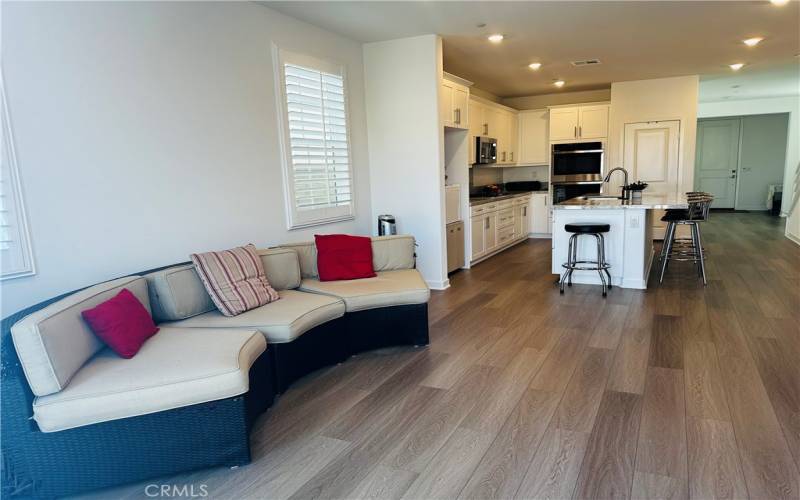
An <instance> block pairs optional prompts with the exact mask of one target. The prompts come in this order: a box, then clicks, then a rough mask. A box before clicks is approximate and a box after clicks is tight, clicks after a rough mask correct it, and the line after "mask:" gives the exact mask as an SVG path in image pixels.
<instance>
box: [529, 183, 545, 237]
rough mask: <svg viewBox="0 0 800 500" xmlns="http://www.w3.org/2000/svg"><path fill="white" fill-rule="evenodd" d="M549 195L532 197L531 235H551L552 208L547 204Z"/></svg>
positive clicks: (539, 194)
mask: <svg viewBox="0 0 800 500" xmlns="http://www.w3.org/2000/svg"><path fill="white" fill-rule="evenodd" d="M547 196H548V195H547V193H534V194H533V196H531V202H530V205H529V206H530V213H531V221H530V227H531V230H530V231H531V233H533V234H550V208H549V207H548V204H547Z"/></svg>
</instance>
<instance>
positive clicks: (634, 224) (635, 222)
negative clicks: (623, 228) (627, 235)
mask: <svg viewBox="0 0 800 500" xmlns="http://www.w3.org/2000/svg"><path fill="white" fill-rule="evenodd" d="M630 227H631V229H638V228H639V218H638V217H631V222H630Z"/></svg>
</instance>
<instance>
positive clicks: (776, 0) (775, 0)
mask: <svg viewBox="0 0 800 500" xmlns="http://www.w3.org/2000/svg"><path fill="white" fill-rule="evenodd" d="M769 1H770V3H771V4H772V5H777V6H778V7H780V6H782V5H786V4H787V3H789V0H769Z"/></svg>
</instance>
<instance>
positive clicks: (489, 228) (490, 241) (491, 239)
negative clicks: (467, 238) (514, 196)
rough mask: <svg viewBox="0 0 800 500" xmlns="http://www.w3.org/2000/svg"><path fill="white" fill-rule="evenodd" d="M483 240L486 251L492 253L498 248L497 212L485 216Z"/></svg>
mask: <svg viewBox="0 0 800 500" xmlns="http://www.w3.org/2000/svg"><path fill="white" fill-rule="evenodd" d="M483 242H484V243H483V244H484V247H485V249H486V253H491V252H493V251H494V250H495V249H496V248H497V212H491V213H488V214H485V215H484V216H483Z"/></svg>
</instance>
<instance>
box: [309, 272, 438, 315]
mask: <svg viewBox="0 0 800 500" xmlns="http://www.w3.org/2000/svg"><path fill="white" fill-rule="evenodd" d="M300 289H301V290H305V291H307V292H313V293H321V294H326V295H331V296H334V297H339V298H341V299H342V300H344V303H345V307H346V308H347V312H353V311H363V310H365V309H374V308H376V307H388V306H400V305H406V304H424V303H426V302H428V299H429V298H430V295H431V292H430V290H429V289H428V285H427V284H426V283H425V280H423V279H422V276H421V275H420V274H419V271H417V270H416V269H400V270H397V271H380V272H379V273H378V276H376V277H374V278H364V279H358V280H347V281H319V280H317V279H304V280H303V281H302V282H301V283H300Z"/></svg>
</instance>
